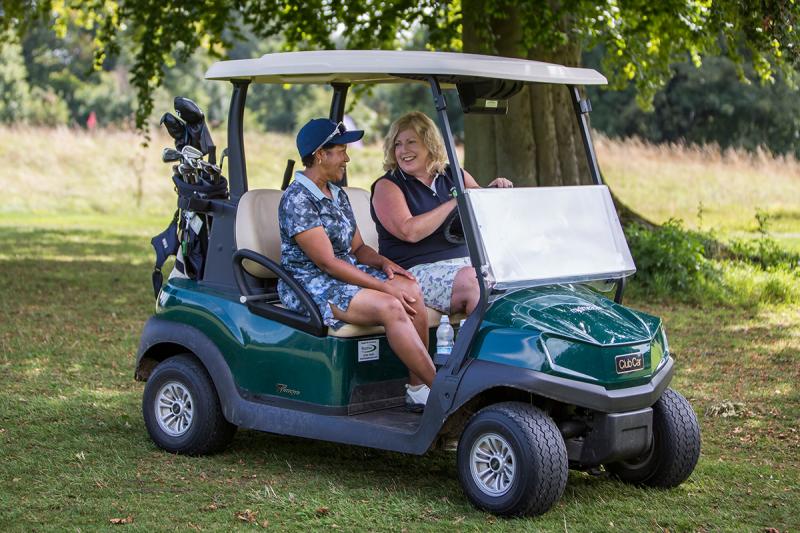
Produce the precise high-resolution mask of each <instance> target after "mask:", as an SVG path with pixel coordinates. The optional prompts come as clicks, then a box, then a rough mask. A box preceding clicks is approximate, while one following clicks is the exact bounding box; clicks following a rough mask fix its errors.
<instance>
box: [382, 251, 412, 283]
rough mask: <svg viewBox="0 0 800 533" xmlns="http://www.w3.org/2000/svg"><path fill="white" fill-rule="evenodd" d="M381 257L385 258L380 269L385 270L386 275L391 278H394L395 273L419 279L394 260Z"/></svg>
mask: <svg viewBox="0 0 800 533" xmlns="http://www.w3.org/2000/svg"><path fill="white" fill-rule="evenodd" d="M381 257H382V258H383V261H382V262H381V266H380V269H381V270H383V272H384V273H385V274H386V277H388V278H389V279H394V275H395V274H399V275H400V276H404V277H406V278H408V279H410V280H411V281H417V278H415V277H414V274H412V273H411V272H409V271H408V270H406V269H405V268H403V267H401V266H400V265H398V264H397V263H395V262H394V261H390V260H389V259H386V258H385V257H383V256H381Z"/></svg>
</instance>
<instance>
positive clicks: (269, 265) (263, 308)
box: [233, 250, 328, 337]
mask: <svg viewBox="0 0 800 533" xmlns="http://www.w3.org/2000/svg"><path fill="white" fill-rule="evenodd" d="M245 259H249V260H250V261H253V262H255V263H258V264H259V265H261V266H262V267H264V268H266V269H267V270H269V271H270V272H273V273H274V274H275V275H276V276H278V277H279V278H280V279H281V280H282V281H283V282H284V283H286V284H287V285H288V286H289V288H290V289H292V290H293V291H294V292H295V294H296V295H297V298H298V299H299V300H300V303H301V304H302V305H303V307H305V308H306V311H308V315H304V314H302V313H298V312H296V311H292V310H290V309H285V308H283V307H278V306H277V305H274V304H270V303H266V302H262V301H260V300H259V299H258V298H252V297H253V296H258V295H257V294H254V293H253V291H252V289H251V288H250V285H249V284H248V283H247V278H246V277H245V270H244V266H243V265H242V262H243V261H244V260H245ZM233 278H234V279H235V280H236V285H238V287H239V292H240V294H241V295H242V296H243V297H244V300H245V301H244V302H242V303H244V304H246V305H247V307H248V308H249V309H250V311H252V312H253V313H256V314H257V315H261V316H264V317H266V318H269V319H271V320H277V321H278V322H281V323H283V324H287V325H289V326H292V327H295V328H298V329H301V330H303V331H305V332H307V333H310V334H312V335H316V336H317V337H324V336H326V335H327V334H328V328H327V327H326V326H325V324H324V323H323V321H322V315H321V314H320V312H319V308H318V307H317V304H315V303H314V300H313V299H312V298H311V295H310V294H308V292H307V291H306V290H305V289H304V288H303V286H302V285H300V284H299V283H297V281H296V280H295V279H294V278H293V277H292V276H291V274H289V273H288V272H286V270H284V269H283V267H282V266H281V265H279V264H278V263H276V262H275V261H273V260H272V259H270V258H268V257H266V256H264V255H261V254H260V253H258V252H254V251H253V250H237V251H236V252H235V253H234V254H233ZM249 298H252V299H249Z"/></svg>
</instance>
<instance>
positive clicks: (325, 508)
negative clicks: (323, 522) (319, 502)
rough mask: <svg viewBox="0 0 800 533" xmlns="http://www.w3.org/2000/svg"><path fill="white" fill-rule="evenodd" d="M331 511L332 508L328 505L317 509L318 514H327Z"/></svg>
mask: <svg viewBox="0 0 800 533" xmlns="http://www.w3.org/2000/svg"><path fill="white" fill-rule="evenodd" d="M329 512H330V509H328V508H327V507H320V508H318V509H317V510H316V513H317V516H325V515H326V514H328V513H329Z"/></svg>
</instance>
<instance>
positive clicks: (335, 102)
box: [328, 83, 350, 187]
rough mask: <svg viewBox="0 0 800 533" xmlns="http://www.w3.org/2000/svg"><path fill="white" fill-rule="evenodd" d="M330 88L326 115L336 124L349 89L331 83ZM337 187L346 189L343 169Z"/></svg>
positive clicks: (345, 177)
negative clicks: (329, 104) (329, 105)
mask: <svg viewBox="0 0 800 533" xmlns="http://www.w3.org/2000/svg"><path fill="white" fill-rule="evenodd" d="M331 87H333V98H332V99H331V111H330V113H329V114H328V118H330V119H331V120H332V121H333V122H336V123H337V124H338V123H339V122H341V121H342V120H344V105H345V103H346V102H347V90H348V89H349V88H350V84H349V83H331ZM337 185H339V186H340V187H347V169H345V171H344V176H342V179H341V180H339V183H338V184H337Z"/></svg>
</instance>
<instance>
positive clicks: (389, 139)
mask: <svg viewBox="0 0 800 533" xmlns="http://www.w3.org/2000/svg"><path fill="white" fill-rule="evenodd" d="M406 130H413V131H414V132H415V133H416V134H417V135H418V136H419V138H420V139H421V140H422V144H424V145H425V148H426V149H427V150H428V152H429V154H430V155H429V158H428V159H429V161H428V163H427V165H425V169H426V170H427V171H428V172H429V173H433V172H434V171H435V172H437V173H438V172H444V167H445V166H446V165H447V152H446V151H445V148H444V140H442V134H441V133H439V128H437V127H436V124H434V123H433V121H432V120H431V119H430V118H428V115H426V114H425V113H420V112H419V111H411V112H410V113H406V114H405V115H403V116H402V117H400V118H398V119H397V120H395V121H394V122H392V125H391V126H390V127H389V133H388V134H387V135H386V138H385V139H384V140H383V170H395V169H396V168H397V158H396V157H395V155H394V143H395V141H396V140H397V136H398V135H399V134H400V133H401V132H403V131H406Z"/></svg>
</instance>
